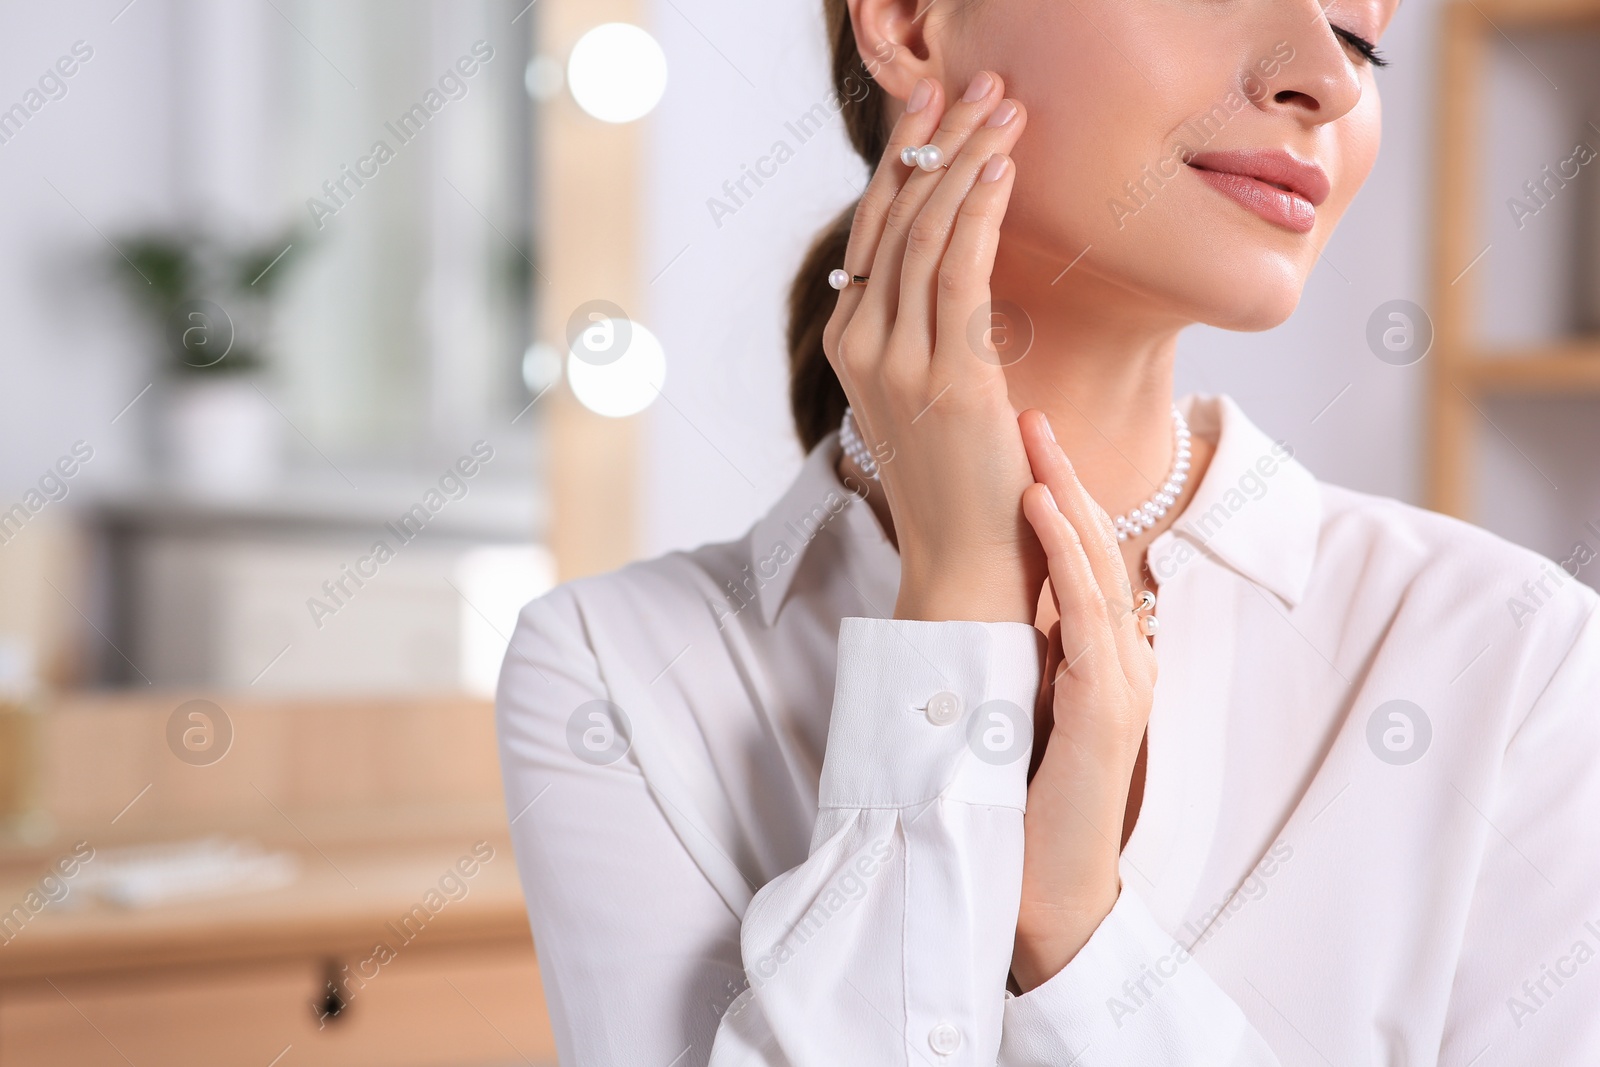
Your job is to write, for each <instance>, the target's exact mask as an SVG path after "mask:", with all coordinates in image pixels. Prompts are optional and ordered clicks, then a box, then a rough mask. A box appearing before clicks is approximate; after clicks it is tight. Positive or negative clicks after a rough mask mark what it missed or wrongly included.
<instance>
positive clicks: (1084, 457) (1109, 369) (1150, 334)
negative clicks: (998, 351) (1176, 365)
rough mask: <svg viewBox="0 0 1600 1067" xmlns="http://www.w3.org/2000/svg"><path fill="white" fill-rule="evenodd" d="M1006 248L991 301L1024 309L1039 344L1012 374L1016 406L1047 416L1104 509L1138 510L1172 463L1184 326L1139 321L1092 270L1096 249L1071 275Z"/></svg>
mask: <svg viewBox="0 0 1600 1067" xmlns="http://www.w3.org/2000/svg"><path fill="white" fill-rule="evenodd" d="M1007 251H1008V253H1009V254H1005V255H1002V256H1000V257H999V259H998V260H997V262H996V264H995V273H994V277H993V282H992V286H991V288H992V291H993V293H994V301H995V304H996V305H997V306H1003V305H1002V304H1001V302H1002V301H1005V302H1007V303H1009V304H1012V305H1015V306H1017V307H1021V308H1025V309H1026V310H1027V314H1028V317H1029V318H1030V319H1031V320H1032V324H1033V337H1034V340H1033V347H1032V348H1031V349H1030V350H1029V351H1028V354H1027V355H1026V357H1024V358H1023V359H1021V360H1019V361H1017V362H1016V363H1014V364H1012V365H1010V366H1008V367H1007V368H1006V381H1007V386H1008V389H1009V392H1010V395H1011V402H1012V406H1013V407H1015V408H1016V409H1017V410H1018V411H1024V410H1026V409H1028V408H1038V409H1039V410H1041V411H1043V412H1044V413H1045V414H1046V415H1047V416H1048V417H1049V419H1050V425H1051V428H1052V429H1054V430H1055V433H1056V437H1057V438H1058V439H1059V440H1060V441H1061V445H1062V448H1063V449H1065V451H1066V453H1067V455H1068V456H1069V457H1070V458H1071V459H1072V463H1073V466H1074V467H1075V468H1076V470H1077V472H1078V477H1079V478H1080V479H1082V481H1083V484H1084V487H1085V488H1086V489H1088V490H1089V495H1090V496H1092V497H1094V499H1095V501H1096V502H1097V503H1099V505H1100V506H1101V507H1103V508H1105V509H1106V511H1107V512H1109V513H1111V514H1112V515H1119V514H1122V513H1124V512H1126V511H1128V510H1129V509H1131V508H1134V507H1137V506H1139V505H1140V504H1142V503H1144V502H1145V501H1146V500H1148V499H1149V498H1150V496H1151V494H1152V493H1154V492H1155V491H1156V489H1157V488H1159V487H1160V485H1161V483H1162V482H1163V481H1165V479H1166V477H1167V473H1168V471H1169V470H1170V469H1171V466H1172V458H1173V439H1172V399H1173V395H1172V394H1173V362H1174V357H1175V355H1176V352H1177V344H1178V333H1179V331H1180V330H1181V329H1182V327H1183V326H1184V325H1185V324H1184V323H1183V322H1182V321H1180V320H1177V319H1175V318H1161V319H1152V318H1150V317H1148V316H1145V315H1141V314H1138V313H1137V311H1138V307H1137V305H1138V304H1141V303H1143V302H1142V301H1139V300H1138V299H1137V297H1136V295H1135V294H1132V293H1129V292H1128V291H1127V290H1125V289H1122V288H1120V287H1117V286H1113V285H1110V284H1108V283H1106V282H1104V281H1102V280H1101V279H1100V278H1098V277H1097V276H1096V275H1095V274H1094V273H1093V266H1092V263H1091V262H1090V257H1092V256H1093V255H1094V252H1093V250H1091V251H1090V252H1089V253H1088V255H1086V256H1085V257H1084V258H1083V259H1082V260H1080V261H1079V262H1078V263H1077V264H1076V265H1074V266H1073V267H1072V268H1071V269H1070V270H1068V271H1067V272H1066V273H1065V274H1063V273H1062V267H1064V266H1065V264H1060V265H1057V264H1054V263H1051V262H1045V261H1041V260H1039V259H1038V258H1036V257H1034V256H1032V255H1031V254H1030V253H1029V251H1028V250H1026V249H1016V248H1012V249H1009V250H1007ZM1052 280H1054V284H1052ZM1196 468H1198V464H1196ZM1195 474H1196V475H1198V470H1196V471H1195ZM1191 480H1192V479H1191ZM1181 502H1182V501H1180V503H1181ZM1169 517H1171V516H1169Z"/></svg>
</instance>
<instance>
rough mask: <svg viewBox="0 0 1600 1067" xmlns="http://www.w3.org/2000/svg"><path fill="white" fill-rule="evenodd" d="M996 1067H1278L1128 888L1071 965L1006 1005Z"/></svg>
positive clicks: (1233, 1005) (1196, 964)
mask: <svg viewBox="0 0 1600 1067" xmlns="http://www.w3.org/2000/svg"><path fill="white" fill-rule="evenodd" d="M1132 1005H1138V1007H1133V1006H1132ZM999 1063H1000V1067H1060V1065H1061V1064H1063V1063H1071V1064H1072V1065H1073V1067H1122V1065H1124V1064H1131V1063H1159V1064H1162V1065H1164V1067H1191V1065H1192V1067H1201V1065H1205V1067H1276V1065H1277V1063H1278V1058H1277V1056H1276V1055H1274V1053H1273V1052H1272V1049H1271V1048H1269V1047H1268V1046H1267V1043H1266V1040H1265V1039H1264V1038H1262V1037H1261V1035H1260V1034H1259V1033H1257V1032H1256V1030H1255V1029H1254V1027H1252V1026H1251V1025H1250V1023H1249V1020H1247V1019H1246V1018H1245V1015H1244V1012H1243V1011H1242V1010H1241V1009H1240V1008H1239V1006H1238V1005H1237V1004H1236V1003H1234V1001H1233V1000H1232V998H1230V997H1229V996H1228V994H1227V993H1225V992H1224V991H1223V990H1222V989H1221V987H1219V986H1218V985H1217V984H1216V983H1215V982H1214V981H1212V979H1211V976H1210V975H1208V974H1207V973H1206V972H1205V969H1204V968H1203V967H1202V966H1201V964H1200V962H1199V961H1198V960H1196V959H1195V958H1194V957H1193V956H1192V955H1190V953H1189V952H1188V951H1187V950H1186V949H1185V948H1184V947H1183V946H1182V944H1180V943H1179V942H1178V941H1177V940H1176V939H1175V938H1174V937H1173V936H1172V935H1171V934H1169V933H1167V932H1166V931H1165V930H1163V929H1162V928H1161V926H1160V924H1159V923H1157V922H1156V920H1155V917H1154V916H1153V915H1151V914H1150V911H1149V909H1148V908H1147V907H1146V906H1145V904H1144V902H1143V901H1142V900H1141V899H1140V898H1139V896H1138V894H1136V893H1135V892H1134V891H1133V890H1131V889H1129V888H1128V887H1127V886H1126V885H1124V886H1123V887H1122V892H1121V893H1120V894H1119V895H1118V897H1117V902H1116V904H1114V905H1113V906H1112V908H1111V911H1110V912H1109V913H1108V914H1107V915H1106V917H1105V919H1103V920H1102V921H1101V923H1100V925H1099V926H1098V927H1096V929H1095V932H1094V933H1093V934H1092V935H1091V936H1090V938H1089V940H1088V941H1087V942H1085V944H1084V946H1083V948H1081V949H1080V950H1079V951H1078V954H1077V955H1076V956H1074V957H1073V958H1072V961H1071V962H1070V963H1068V964H1067V965H1066V966H1065V967H1063V968H1062V969H1061V970H1060V971H1059V972H1057V973H1056V974H1055V975H1054V976H1053V977H1052V978H1050V979H1049V980H1047V981H1045V982H1043V983H1041V984H1040V985H1038V986H1037V987H1035V988H1034V989H1031V990H1029V991H1028V992H1027V993H1025V994H1023V995H1022V996H1020V997H1014V998H1012V999H1011V1000H1008V1001H1007V1002H1006V1011H1005V1034H1004V1041H1003V1043H1002V1045H1001V1048H1000V1060H999Z"/></svg>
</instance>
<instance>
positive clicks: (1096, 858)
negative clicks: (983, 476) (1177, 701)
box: [1012, 411, 1156, 992]
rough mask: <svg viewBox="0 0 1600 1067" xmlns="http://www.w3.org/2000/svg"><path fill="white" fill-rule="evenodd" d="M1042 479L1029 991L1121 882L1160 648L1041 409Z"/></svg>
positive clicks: (1033, 429)
mask: <svg viewBox="0 0 1600 1067" xmlns="http://www.w3.org/2000/svg"><path fill="white" fill-rule="evenodd" d="M1020 424H1021V427H1022V440H1023V442H1024V444H1025V446H1026V448H1027V452H1028V459H1029V462H1030V463H1031V464H1032V469H1033V473H1034V476H1035V478H1037V479H1038V480H1037V482H1036V483H1035V484H1033V485H1031V486H1029V487H1028V489H1027V491H1026V492H1025V493H1024V494H1023V510H1024V512H1025V513H1026V515H1027V518H1028V521H1029V523H1030V524H1031V525H1032V527H1033V529H1034V531H1035V532H1036V533H1037V534H1038V537H1039V541H1040V543H1041V544H1042V545H1043V546H1044V551H1045V555H1046V558H1047V559H1048V560H1049V568H1050V588H1051V590H1052V593H1053V595H1054V597H1055V601H1056V607H1057V610H1058V611H1059V613H1060V615H1061V622H1060V624H1059V625H1058V626H1057V627H1056V629H1055V630H1054V631H1052V633H1051V637H1050V645H1051V647H1050V650H1049V656H1048V660H1047V666H1046V671H1047V673H1046V675H1045V687H1046V688H1047V690H1051V691H1050V692H1048V694H1047V703H1046V705H1045V707H1046V708H1047V713H1046V715H1045V716H1042V717H1041V719H1042V721H1041V722H1040V730H1041V733H1042V734H1043V736H1044V746H1043V753H1042V755H1041V756H1040V757H1039V759H1038V769H1037V770H1036V771H1035V773H1034V774H1033V777H1032V780H1031V781H1030V782H1029V784H1028V810H1027V814H1026V815H1025V816H1024V818H1023V861H1022V898H1021V906H1020V909H1019V911H1018V915H1017V939H1016V945H1015V949H1014V953H1013V956H1012V974H1013V975H1015V976H1016V979H1017V984H1018V985H1019V986H1020V987H1021V988H1022V990H1023V992H1027V991H1028V990H1030V989H1032V988H1034V987H1035V986H1037V985H1039V984H1040V983H1042V982H1045V981H1047V980H1049V979H1050V978H1051V977H1052V976H1054V975H1055V974H1056V973H1057V972H1058V971H1060V970H1061V968H1062V967H1065V966H1066V965H1067V963H1069V962H1070V961H1071V960H1072V958H1073V957H1074V956H1075V955H1077V953H1078V950H1079V949H1081V948H1082V947H1083V946H1084V944H1085V943H1086V942H1087V941H1088V940H1089V937H1090V935H1091V934H1093V933H1094V931H1095V929H1096V928H1097V927H1098V926H1099V925H1100V923H1101V921H1102V920H1103V919H1105V917H1106V915H1107V914H1108V913H1109V912H1110V911H1111V907H1112V905H1113V904H1115V903H1116V901H1117V894H1118V893H1119V892H1120V891H1121V882H1120V879H1119V877H1118V874H1117V861H1118V858H1119V857H1120V856H1121V854H1122V830H1123V820H1124V818H1125V816H1126V813H1127V804H1128V788H1129V781H1130V779H1131V777H1132V774H1133V768H1134V764H1135V763H1136V761H1137V760H1138V756H1139V746H1140V743H1141V742H1142V740H1143V738H1144V732H1145V727H1146V725H1147V724H1148V723H1149V721H1150V705H1151V701H1152V698H1153V696H1154V692H1155V683H1156V657H1155V650H1154V649H1153V648H1152V647H1151V646H1150V642H1149V640H1148V639H1147V638H1146V637H1145V636H1144V635H1143V634H1141V633H1140V631H1139V628H1138V619H1137V616H1136V615H1135V614H1134V613H1133V606H1132V596H1131V592H1132V587H1131V586H1130V584H1129V582H1128V574H1127V569H1126V567H1125V566H1124V565H1123V561H1122V552H1121V550H1120V548H1119V547H1118V545H1117V535H1116V532H1115V530H1114V528H1113V527H1112V525H1111V519H1110V516H1108V515H1107V514H1106V513H1105V510H1104V509H1102V508H1101V507H1100V506H1099V505H1098V504H1096V503H1095V502H1094V499H1093V498H1092V497H1090V496H1089V494H1088V493H1087V492H1086V491H1085V490H1084V488H1083V485H1082V483H1080V482H1079V481H1078V476H1077V474H1076V473H1074V471H1073V469H1072V464H1071V463H1070V462H1068V460H1067V456H1066V453H1065V452H1063V451H1062V450H1061V446H1060V445H1058V444H1057V443H1056V440H1055V437H1054V435H1053V434H1052V433H1051V431H1050V423H1049V421H1048V420H1047V419H1046V418H1045V416H1044V414H1043V413H1042V412H1039V411H1026V412H1024V413H1023V414H1022V416H1021V418H1020Z"/></svg>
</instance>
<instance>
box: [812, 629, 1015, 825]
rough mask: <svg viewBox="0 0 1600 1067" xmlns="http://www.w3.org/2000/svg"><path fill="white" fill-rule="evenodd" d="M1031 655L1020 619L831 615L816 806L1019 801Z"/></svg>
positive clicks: (1011, 804)
mask: <svg viewBox="0 0 1600 1067" xmlns="http://www.w3.org/2000/svg"><path fill="white" fill-rule="evenodd" d="M1043 663H1044V635H1043V634H1041V633H1040V632H1039V631H1038V630H1037V629H1035V628H1034V627H1033V626H1030V625H1028V624H1027V623H1020V622H922V621H916V620H906V619H861V618H852V619H844V620H842V621H841V623H840V626H839V662H838V673H837V676H836V679H835V683H834V695H833V718H832V721H831V722H830V724H829V726H828V749H827V757H826V758H825V759H824V761H823V767H822V781H821V783H820V786H819V794H818V801H819V805H820V806H821V807H823V808H829V807H835V808H889V807H909V806H911V805H915V804H921V803H925V802H927V801H930V800H932V799H934V798H935V797H940V796H943V797H945V798H946V799H949V800H955V801H961V802H965V803H970V804H991V805H1001V806H1007V807H1013V808H1016V809H1018V810H1021V809H1022V808H1023V807H1024V805H1025V803H1026V800H1027V777H1028V776H1027V770H1028V760H1029V757H1030V756H1031V755H1032V752H1033V712H1034V703H1035V698H1036V696H1037V694H1038V692H1039V679H1040V675H1041V674H1042V673H1043V670H1044V667H1043Z"/></svg>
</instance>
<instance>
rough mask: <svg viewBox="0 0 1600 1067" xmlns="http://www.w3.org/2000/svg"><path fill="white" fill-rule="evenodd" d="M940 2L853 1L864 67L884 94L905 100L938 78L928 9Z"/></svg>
mask: <svg viewBox="0 0 1600 1067" xmlns="http://www.w3.org/2000/svg"><path fill="white" fill-rule="evenodd" d="M935 2H937V0H849V5H850V22H851V25H852V27H853V28H854V30H855V37H856V50H857V51H858V52H859V53H860V55H861V64H862V66H863V67H864V68H865V70H866V72H867V73H868V74H870V75H871V76H872V80H873V81H875V82H877V83H878V86H879V87H880V88H882V89H883V91H884V92H886V93H888V94H889V95H890V96H892V97H894V98H895V99H897V100H900V101H902V102H903V101H905V100H906V99H907V98H908V97H909V96H910V95H911V90H912V87H913V86H915V85H916V84H917V81H918V80H919V79H921V78H925V77H930V76H932V77H938V76H939V71H938V70H937V69H936V66H937V65H936V63H935V61H934V58H933V56H932V49H931V48H930V47H929V38H928V33H927V29H926V26H927V20H926V19H925V18H924V17H923V16H924V15H926V14H927V12H926V10H924V8H925V6H931V5H932V3H935Z"/></svg>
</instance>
